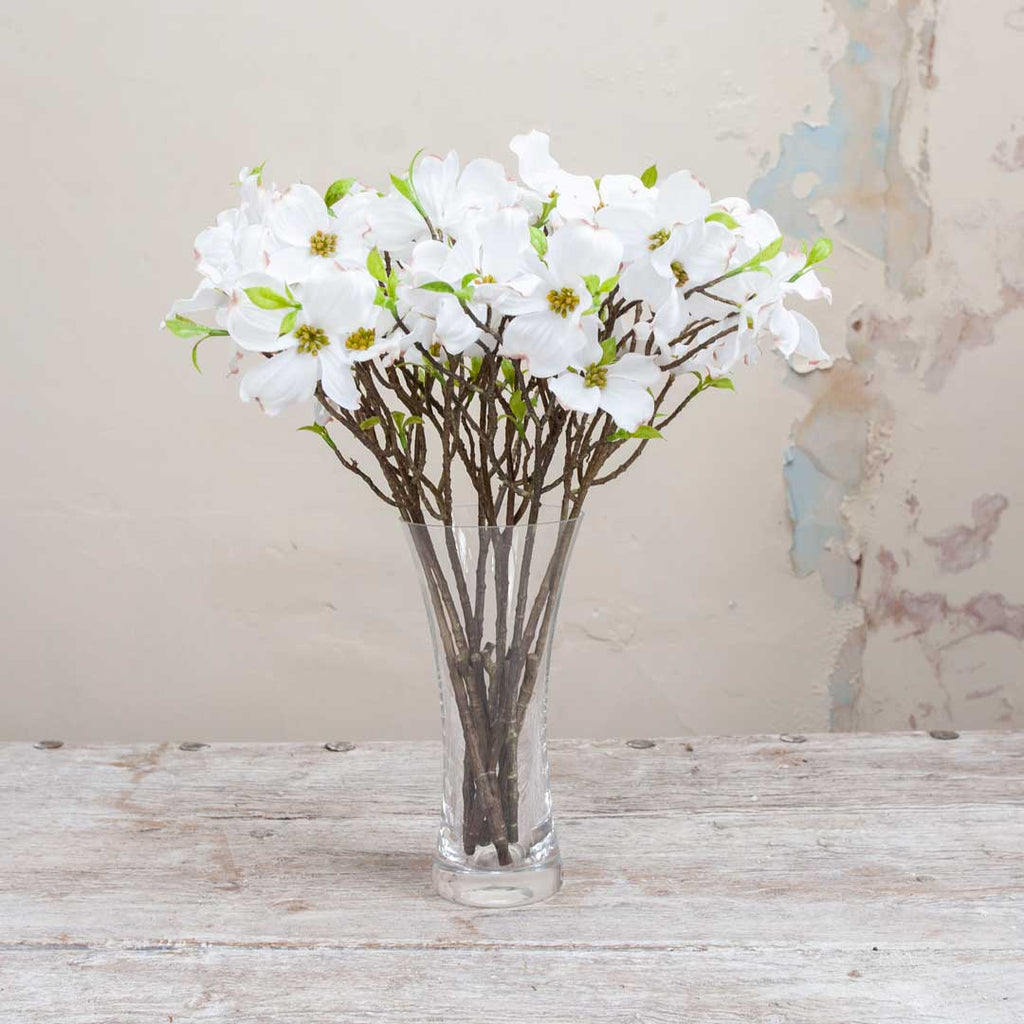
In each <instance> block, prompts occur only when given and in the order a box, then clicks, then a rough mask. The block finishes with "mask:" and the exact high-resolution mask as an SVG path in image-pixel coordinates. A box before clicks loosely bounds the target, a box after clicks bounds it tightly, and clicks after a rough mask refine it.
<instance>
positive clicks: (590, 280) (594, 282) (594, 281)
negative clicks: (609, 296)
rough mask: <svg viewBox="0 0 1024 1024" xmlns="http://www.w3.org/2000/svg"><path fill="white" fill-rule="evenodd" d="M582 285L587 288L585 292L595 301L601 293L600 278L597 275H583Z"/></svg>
mask: <svg viewBox="0 0 1024 1024" xmlns="http://www.w3.org/2000/svg"><path fill="white" fill-rule="evenodd" d="M583 283H584V284H585V285H586V286H587V291H588V292H590V294H591V296H592V297H593V298H595V299H596V298H597V297H598V295H599V294H600V293H601V278H599V277H598V276H597V274H585V275H584V277H583Z"/></svg>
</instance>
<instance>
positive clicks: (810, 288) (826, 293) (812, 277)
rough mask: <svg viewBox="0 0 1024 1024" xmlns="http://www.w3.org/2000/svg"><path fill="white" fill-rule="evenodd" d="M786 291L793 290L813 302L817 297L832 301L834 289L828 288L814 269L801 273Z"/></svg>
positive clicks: (802, 297)
mask: <svg viewBox="0 0 1024 1024" xmlns="http://www.w3.org/2000/svg"><path fill="white" fill-rule="evenodd" d="M786 291H793V292H795V293H796V294H797V295H799V296H800V298H801V299H807V300H808V301H810V302H813V301H814V300H816V299H825V300H826V301H827V302H829V303H831V302H832V291H831V289H829V288H826V287H825V286H824V285H823V284H822V283H821V280H820V279H819V277H818V275H817V274H816V273H815V272H814V271H813V270H808V271H807V273H806V274H801V275H800V276H799V277H798V278H797V279H796V280H795V281H794V282H793V283H792V284H791V285H789V287H788V288H787V289H786Z"/></svg>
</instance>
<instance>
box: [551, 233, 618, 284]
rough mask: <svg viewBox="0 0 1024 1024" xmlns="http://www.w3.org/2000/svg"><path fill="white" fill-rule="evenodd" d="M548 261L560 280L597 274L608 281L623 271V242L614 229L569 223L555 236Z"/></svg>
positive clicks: (552, 238) (552, 237)
mask: <svg viewBox="0 0 1024 1024" xmlns="http://www.w3.org/2000/svg"><path fill="white" fill-rule="evenodd" d="M547 262H548V266H549V267H550V268H551V271H552V273H553V274H554V275H555V276H556V277H557V278H558V279H560V280H563V281H567V280H569V278H572V277H586V276H587V275H589V274H596V275H597V276H598V277H599V278H600V279H601V280H602V281H604V280H605V279H606V278H609V277H612V276H613V275H615V274H617V273H618V271H619V264H620V263H621V262H622V243H621V242H620V241H619V240H618V238H616V237H615V235H613V234H612V233H611V232H610V231H604V230H602V229H600V228H594V227H591V226H590V225H589V224H569V225H567V226H566V227H564V228H560V229H559V230H558V231H556V232H555V233H554V234H553V235H552V236H551V240H550V242H549V243H548V252H547Z"/></svg>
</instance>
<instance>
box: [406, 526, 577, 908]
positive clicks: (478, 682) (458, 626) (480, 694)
mask: <svg viewBox="0 0 1024 1024" xmlns="http://www.w3.org/2000/svg"><path fill="white" fill-rule="evenodd" d="M579 523H580V519H578V518H577V519H572V520H562V521H558V520H555V521H551V522H538V523H536V524H533V525H525V524H521V525H517V526H507V527H501V526H477V525H472V526H458V525H453V526H442V525H436V526H435V525H421V524H414V523H407V524H405V528H406V532H407V535H408V538H409V544H410V547H411V548H412V552H413V556H414V560H415V562H416V565H417V567H418V569H419V580H420V589H421V591H422V593H423V601H424V604H425V605H426V609H427V619H428V622H429V625H430V633H431V637H432V639H433V642H434V656H435V661H436V665H437V675H438V681H439V683H440V689H441V735H442V745H443V771H444V776H443V782H444V785H443V793H442V810H441V828H440V832H439V834H438V840H437V853H436V855H435V858H434V871H433V874H434V885H435V887H436V889H437V891H438V893H439V894H440V895H441V896H443V897H445V898H446V899H450V900H453V901H455V902H456V903H462V904H465V905H467V906H473V907H516V906H524V905H525V904H527V903H535V902H537V901H538V900H543V899H547V898H548V897H549V896H553V895H554V894H555V893H556V892H557V891H558V889H559V888H560V887H561V884H562V864H561V859H560V857H559V853H558V840H557V838H556V836H555V828H554V823H553V821H552V815H551V790H550V788H549V784H548V755H547V738H546V726H547V695H548V666H549V663H550V660H551V644H552V640H553V638H554V633H555V620H556V618H557V614H558V603H559V600H560V598H561V593H562V584H563V582H564V580H565V571H566V567H567V566H568V564H569V558H570V555H571V554H572V548H573V542H574V541H575V538H576V533H577V530H578V527H579Z"/></svg>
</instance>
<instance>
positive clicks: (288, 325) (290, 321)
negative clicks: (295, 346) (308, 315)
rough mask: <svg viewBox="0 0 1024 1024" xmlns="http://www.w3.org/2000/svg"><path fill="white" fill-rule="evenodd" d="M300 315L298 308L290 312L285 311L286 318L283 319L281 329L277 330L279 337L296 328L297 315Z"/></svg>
mask: <svg viewBox="0 0 1024 1024" xmlns="http://www.w3.org/2000/svg"><path fill="white" fill-rule="evenodd" d="M297 315H298V310H295V309H293V310H292V311H291V312H290V313H285V315H284V319H283V320H282V321H281V329H280V330H279V331H278V332H277V336H278V337H279V338H283V337H284V336H285V335H286V334H291V333H292V331H293V330H295V317H296V316H297Z"/></svg>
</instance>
